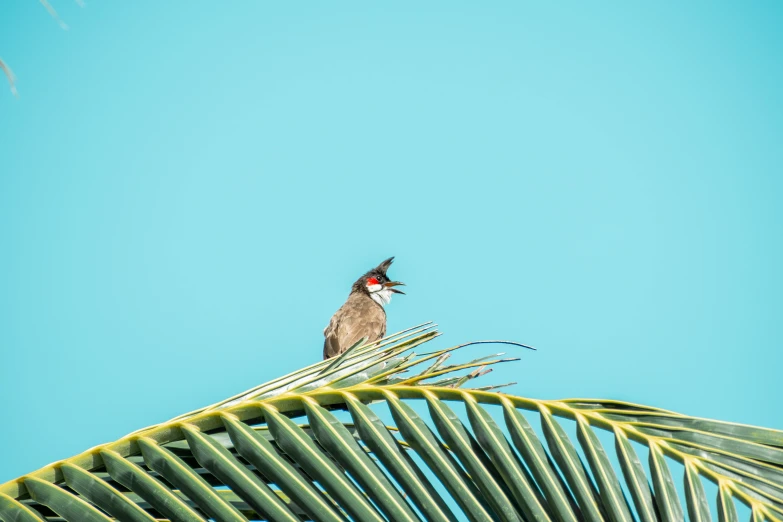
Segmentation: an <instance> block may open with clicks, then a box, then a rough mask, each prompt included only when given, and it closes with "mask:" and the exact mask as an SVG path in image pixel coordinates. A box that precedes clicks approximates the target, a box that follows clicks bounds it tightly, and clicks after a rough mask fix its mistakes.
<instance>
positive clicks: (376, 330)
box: [337, 303, 386, 352]
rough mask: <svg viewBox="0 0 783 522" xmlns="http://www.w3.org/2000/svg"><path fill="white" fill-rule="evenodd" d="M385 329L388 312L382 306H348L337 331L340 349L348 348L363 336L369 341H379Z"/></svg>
mask: <svg viewBox="0 0 783 522" xmlns="http://www.w3.org/2000/svg"><path fill="white" fill-rule="evenodd" d="M348 304H349V303H346V305H348ZM373 305H375V303H373ZM385 331H386V313H385V312H384V311H383V308H381V307H380V306H370V307H367V306H346V307H345V309H344V313H343V315H342V317H340V325H339V330H338V332H337V339H338V343H339V345H340V351H341V352H343V351H345V350H347V349H348V348H350V347H351V346H353V345H354V344H356V343H357V342H359V340H360V339H361V338H362V337H365V338H366V340H367V342H368V343H371V342H374V341H377V340H378V339H380V338H382V337H383V334H384V332H385Z"/></svg>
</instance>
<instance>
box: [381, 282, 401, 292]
mask: <svg viewBox="0 0 783 522" xmlns="http://www.w3.org/2000/svg"><path fill="white" fill-rule="evenodd" d="M383 286H385V287H386V288H389V289H391V291H392V292H394V293H395V294H402V295H405V292H403V291H402V290H397V289H396V288H394V287H395V286H405V283H400V282H399V281H389V282H388V283H383Z"/></svg>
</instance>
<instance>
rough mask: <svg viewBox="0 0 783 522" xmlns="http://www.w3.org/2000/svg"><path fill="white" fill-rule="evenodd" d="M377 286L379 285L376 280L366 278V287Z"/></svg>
mask: <svg viewBox="0 0 783 522" xmlns="http://www.w3.org/2000/svg"><path fill="white" fill-rule="evenodd" d="M379 284H380V283H379V282H378V280H377V279H375V278H374V277H369V278H367V285H368V286H370V285H379Z"/></svg>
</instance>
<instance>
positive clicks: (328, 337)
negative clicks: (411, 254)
mask: <svg viewBox="0 0 783 522" xmlns="http://www.w3.org/2000/svg"><path fill="white" fill-rule="evenodd" d="M392 261H394V257H390V258H389V259H387V260H386V261H384V262H383V263H381V264H380V265H378V266H377V267H375V268H373V269H372V270H370V271H369V272H367V273H366V274H364V275H363V276H362V277H360V278H359V279H358V280H357V281H356V282H355V283H354V284H353V287H351V293H350V295H348V300H347V301H345V303H344V304H343V305H342V306H341V307H340V309H339V310H337V312H335V314H334V315H333V316H332V319H331V320H330V321H329V326H327V327H326V328H324V359H329V358H331V357H335V356H337V355H340V354H341V353H343V352H344V351H345V350H347V349H348V348H350V347H351V346H353V345H354V344H356V343H357V342H359V341H360V340H361V339H362V338H365V339H366V342H368V343H371V342H374V341H377V340H378V339H381V338H383V336H385V335H386V311H385V310H384V309H383V307H384V306H385V305H387V304H389V302H390V301H391V298H392V294H405V292H401V291H400V290H398V289H396V288H394V287H395V286H400V285H404V284H405V283H400V282H399V281H390V280H389V278H388V277H386V271H387V270H388V269H389V266H390V265H391V264H392Z"/></svg>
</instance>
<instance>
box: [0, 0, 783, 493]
mask: <svg viewBox="0 0 783 522" xmlns="http://www.w3.org/2000/svg"><path fill="white" fill-rule="evenodd" d="M52 3H53V5H54V6H55V7H56V8H57V9H58V10H59V12H60V15H61V17H62V18H63V19H64V20H65V22H67V23H68V24H69V25H70V30H69V31H63V30H61V29H60V28H59V27H58V25H57V23H56V22H55V21H54V20H53V19H52V18H50V17H49V16H48V15H47V13H46V11H45V10H44V9H43V7H42V6H41V5H40V4H39V3H38V2H34V1H21V0H9V1H4V2H2V4H0V57H2V58H3V59H4V60H5V61H6V62H7V63H8V64H9V65H10V66H11V67H12V68H13V69H14V71H15V73H16V75H17V77H18V88H19V93H20V97H19V99H16V98H14V97H13V96H12V95H11V93H10V92H8V90H7V89H6V88H5V87H2V88H0V123H1V124H0V397H2V400H0V419H2V420H0V424H2V428H1V429H0V482H4V481H6V480H9V479H12V478H14V477H16V476H18V475H21V474H23V473H26V472H29V471H32V470H34V469H37V468H39V467H41V466H43V465H45V464H47V463H49V462H51V461H54V460H58V459H61V458H65V457H68V456H71V455H73V454H76V453H79V452H81V451H83V450H85V449H87V448H89V447H91V446H94V445H97V444H100V443H103V442H107V441H111V440H114V439H116V438H119V437H121V436H123V435H125V434H126V433H129V432H131V431H133V430H135V429H138V428H141V427H143V426H147V425H150V424H153V423H157V422H161V421H165V420H167V419H169V418H171V417H174V416H175V415H178V414H180V413H183V412H186V411H190V410H192V409H195V408H197V407H199V406H203V405H207V404H211V403H213V402H216V401H218V400H220V399H223V398H225V397H227V396H229V395H232V394H235V393H237V392H240V391H242V390H244V389H247V388H250V387H251V386H253V385H256V384H259V383H261V382H264V381H267V380H270V379H272V378H274V377H277V376H279V375H281V374H283V373H286V372H289V371H292V370H295V369H297V368H299V367H302V366H305V365H307V364H310V363H312V362H315V361H317V360H318V359H319V358H320V356H321V348H322V330H323V328H324V326H325V325H326V324H327V322H328V320H329V317H330V316H331V314H332V313H333V312H334V311H335V310H336V309H337V307H339V306H340V304H341V303H342V302H343V300H344V299H345V297H346V296H347V293H348V290H349V288H350V285H351V283H352V282H353V281H354V280H355V279H356V278H357V277H358V276H359V275H361V274H362V273H363V272H364V271H365V270H367V269H368V268H370V267H372V266H374V265H375V264H377V263H378V262H379V261H381V260H382V259H384V258H386V257H388V256H391V255H395V256H397V260H396V262H395V264H394V266H393V267H392V269H391V271H390V275H392V276H393V277H395V278H397V279H399V280H402V281H404V282H406V283H407V284H408V287H407V289H406V291H407V292H408V295H407V296H399V297H396V298H395V300H394V301H393V302H392V303H391V305H390V306H389V308H388V314H389V331H391V332H393V331H397V330H401V329H403V328H406V327H409V326H412V325H414V324H418V323H421V322H424V321H427V320H434V321H436V322H438V323H439V324H440V328H441V330H442V331H443V332H444V336H443V337H441V338H440V339H438V340H437V341H435V343H436V344H437V345H438V346H447V345H451V344H456V343H459V342H463V341H469V340H478V339H487V338H504V339H513V340H516V341H520V342H524V343H529V344H532V345H534V346H536V347H537V348H538V351H537V352H527V351H522V350H519V351H515V350H513V349H512V351H513V352H514V353H518V354H519V355H520V356H522V358H523V360H522V362H521V363H517V364H516V365H515V366H509V367H508V368H505V369H500V370H498V371H497V372H496V373H495V374H492V376H488V377H487V378H485V379H491V380H493V381H495V382H505V381H508V380H516V381H519V384H518V385H517V386H515V387H514V388H513V389H512V391H513V392H515V393H518V394H521V395H527V396H532V397H537V398H553V399H554V398H565V397H575V396H587V397H601V398H616V399H624V400H630V401H634V402H640V403H645V404H650V405H654V406H659V407H664V408H668V409H672V410H676V411H680V412H684V413H688V414H694V415H699V416H706V417H717V418H720V419H725V420H731V421H737V422H744V423H751V424H760V425H764V426H770V427H775V428H780V429H783V409H781V396H782V394H783V384H781V382H782V381H781V369H782V368H783V355H782V354H781V348H782V347H783V276H782V275H781V268H782V267H783V231H781V228H782V227H781V225H782V224H783V207H782V205H781V203H782V201H783V147H781V144H782V143H783V96H781V93H782V92H783V63H782V62H783V32H781V31H780V27H781V25H783V3H780V2H776V1H772V0H770V1H758V2H752V3H747V2H746V3H737V2H723V3H715V2H697V1H695V2H687V3H683V2H674V1H673V2H654V3H648V4H650V5H647V6H639V5H637V6H635V7H630V6H628V5H627V3H624V2H598V3H595V2H592V3H589V5H588V4H586V3H583V2H572V3H567V4H563V5H560V6H550V5H541V4H540V3H539V4H534V3H532V2H531V3H524V2H511V1H508V2H492V3H480V2H456V1H449V2H445V1H442V2H426V3H422V2H395V3H393V5H392V4H390V3H367V2H300V3H297V4H296V5H293V4H290V3H283V2H277V3H273V2H260V1H249V0H245V1H239V0H237V1H231V2H213V1H210V2H207V1H203V0H195V1H191V2H181V1H180V2H175V1H172V2H160V1H152V0H135V1H133V2H108V1H99V0H93V1H91V2H88V5H87V7H86V8H84V9H80V8H79V7H78V6H77V5H76V4H75V3H74V2H70V1H67V0H59V1H58V0H53V1H52ZM547 4H549V3H547ZM652 4H654V5H652ZM0 80H2V78H0ZM3 81H4V80H3ZM471 349H472V350H475V353H478V352H479V351H481V350H484V349H486V348H478V347H475V348H471Z"/></svg>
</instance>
